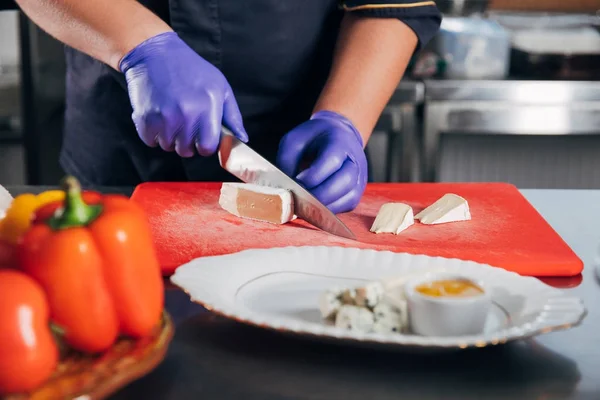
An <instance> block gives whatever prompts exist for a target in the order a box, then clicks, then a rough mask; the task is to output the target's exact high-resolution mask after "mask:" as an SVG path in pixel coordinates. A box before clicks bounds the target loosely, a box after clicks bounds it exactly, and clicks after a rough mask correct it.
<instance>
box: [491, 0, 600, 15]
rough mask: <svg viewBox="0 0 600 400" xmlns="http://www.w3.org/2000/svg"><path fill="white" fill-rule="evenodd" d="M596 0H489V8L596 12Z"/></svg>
mask: <svg viewBox="0 0 600 400" xmlns="http://www.w3.org/2000/svg"><path fill="white" fill-rule="evenodd" d="M599 8H600V4H599V3H598V0H490V1H489V5H488V9H489V10H503V11H546V12H561V13H583V12H585V13H596V12H597V11H598V9H599Z"/></svg>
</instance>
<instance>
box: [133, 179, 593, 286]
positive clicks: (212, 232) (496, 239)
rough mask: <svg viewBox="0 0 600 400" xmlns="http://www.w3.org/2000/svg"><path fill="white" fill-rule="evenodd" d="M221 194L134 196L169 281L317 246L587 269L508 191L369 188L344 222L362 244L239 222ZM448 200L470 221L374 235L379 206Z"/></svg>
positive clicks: (304, 229)
mask: <svg viewBox="0 0 600 400" xmlns="http://www.w3.org/2000/svg"><path fill="white" fill-rule="evenodd" d="M220 187H221V183H143V184H141V185H139V186H138V187H137V188H136V190H135V191H134V193H133V195H132V199H133V200H134V201H137V202H138V203H139V204H141V206H142V207H143V208H144V209H145V210H146V212H147V213H148V216H149V219H150V225H151V230H152V234H153V237H154V242H155V244H156V248H157V252H158V256H159V259H160V262H161V265H162V267H163V271H164V273H165V274H166V275H168V274H171V273H172V272H173V271H174V269H175V268H177V267H178V266H179V265H181V264H184V263H186V262H188V261H190V260H192V259H194V258H197V257H202V256H214V255H221V254H229V253H234V252H238V251H241V250H246V249H251V248H271V247H283V246H319V245H325V246H344V247H359V248H369V249H377V250H390V251H395V252H407V253H413V254H426V255H430V256H442V257H451V258H460V259H464V260H473V261H477V262H481V263H485V264H490V265H493V266H497V267H502V268H505V269H507V270H510V271H514V272H518V273H520V274H522V275H530V276H574V275H577V274H579V273H580V272H581V271H582V269H583V262H582V261H581V260H580V259H579V258H578V257H577V255H575V253H574V252H573V251H572V250H571V249H570V248H569V246H568V245H567V244H566V243H565V242H564V241H563V240H562V239H561V237H560V236H559V235H558V234H557V233H556V232H555V231H554V230H553V229H552V228H551V227H550V225H549V224H548V223H547V222H546V221H545V220H544V219H543V218H542V216H541V215H540V214H539V213H538V212H537V211H536V210H535V209H534V208H533V206H532V205H531V204H530V203H529V202H528V201H527V200H526V199H525V198H524V197H523V196H522V195H521V193H520V192H519V191H518V190H517V188H516V187H515V186H513V185H509V184H504V183H459V184H451V183H402V184H386V183H374V184H369V185H368V186H367V189H366V191H365V194H364V196H363V199H362V201H361V203H360V205H359V206H358V207H357V208H356V210H355V211H353V212H351V213H347V214H341V215H340V216H339V217H340V219H341V220H342V221H344V223H346V224H347V225H348V227H349V228H350V229H352V231H353V232H354V233H355V234H356V236H357V238H358V240H357V241H353V240H348V239H343V238H340V237H337V236H334V235H330V234H328V233H326V232H323V231H320V230H318V229H316V228H314V227H312V226H311V225H309V224H307V223H305V222H304V221H299V220H297V221H294V222H291V223H288V224H286V225H272V224H269V223H264V222H257V221H251V220H246V219H241V218H238V217H236V216H234V215H231V214H229V213H228V212H226V211H224V210H223V209H221V207H220V206H219V204H218V199H219V191H220ZM446 193H455V194H458V195H460V196H462V197H464V198H465V199H467V201H468V202H469V206H470V209H471V215H472V220H471V221H464V222H456V223H449V224H440V225H422V224H419V223H418V222H417V223H415V225H413V226H411V227H410V228H408V229H407V230H406V231H404V232H402V233H401V234H400V235H391V234H377V235H376V234H374V233H371V232H369V228H370V227H371V224H372V223H373V220H374V219H375V216H376V215H377V212H378V210H379V207H381V205H382V204H384V203H387V202H392V201H396V202H404V203H407V204H409V205H410V206H412V207H413V210H414V213H415V214H417V213H418V212H419V211H421V210H422V209H424V208H425V207H427V206H428V205H430V204H431V203H433V202H434V201H436V200H437V199H438V198H440V197H441V196H443V195H444V194H446Z"/></svg>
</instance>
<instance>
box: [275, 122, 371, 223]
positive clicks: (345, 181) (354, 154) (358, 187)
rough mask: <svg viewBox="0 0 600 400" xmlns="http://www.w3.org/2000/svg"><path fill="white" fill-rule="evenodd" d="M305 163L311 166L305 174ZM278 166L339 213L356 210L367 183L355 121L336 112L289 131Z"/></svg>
mask: <svg viewBox="0 0 600 400" xmlns="http://www.w3.org/2000/svg"><path fill="white" fill-rule="evenodd" d="M305 161H310V164H309V166H308V168H307V169H305V170H303V171H301V170H300V169H301V166H302V163H303V162H305ZM277 164H278V166H279V167H280V168H281V170H282V171H283V172H285V173H286V174H288V175H289V176H291V177H294V178H295V179H296V180H297V181H298V182H299V183H300V184H302V185H303V186H304V187H305V188H306V189H308V190H309V191H310V192H311V193H312V194H313V195H314V196H315V197H316V198H317V199H319V200H320V201H321V202H322V203H323V204H325V205H326V206H327V207H328V208H329V209H330V210H331V211H332V212H334V213H336V214H337V213H342V212H346V211H351V210H353V209H354V208H355V207H356V206H357V205H358V203H359V201H360V198H361V196H362V194H363V192H364V190H365V186H366V184H367V158H366V155H365V151H364V149H363V141H362V138H361V136H360V134H359V133H358V131H357V130H356V128H355V127H354V125H352V122H350V121H349V120H348V119H347V118H345V117H343V116H341V115H340V114H337V113H335V112H332V111H319V112H317V113H315V114H314V115H313V116H312V117H311V119H310V120H308V121H306V122H304V123H302V124H300V125H299V126H297V127H296V128H294V129H292V130H291V131H290V132H288V133H287V134H286V135H285V136H284V137H283V139H282V140H281V143H280V144H279V153H278V154H277Z"/></svg>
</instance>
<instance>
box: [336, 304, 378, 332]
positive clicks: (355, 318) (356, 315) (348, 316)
mask: <svg viewBox="0 0 600 400" xmlns="http://www.w3.org/2000/svg"><path fill="white" fill-rule="evenodd" d="M374 322H375V319H374V316H373V313H372V312H371V311H369V310H367V309H366V308H362V307H357V306H342V307H341V308H340V309H339V311H338V313H337V316H336V318H335V326H336V327H338V328H342V329H348V330H351V331H358V332H371V331H372V330H373V323H374Z"/></svg>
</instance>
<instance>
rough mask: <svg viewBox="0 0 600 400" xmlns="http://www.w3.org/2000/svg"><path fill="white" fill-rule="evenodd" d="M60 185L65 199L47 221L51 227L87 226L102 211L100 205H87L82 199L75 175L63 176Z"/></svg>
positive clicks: (56, 228)
mask: <svg viewBox="0 0 600 400" xmlns="http://www.w3.org/2000/svg"><path fill="white" fill-rule="evenodd" d="M61 187H62V190H64V192H65V201H64V205H63V207H62V208H59V209H58V210H57V211H56V213H55V214H54V215H53V216H52V217H51V218H50V220H49V221H48V224H49V225H50V227H51V228H52V229H55V230H58V229H67V228H75V227H82V226H87V225H88V224H90V223H92V222H93V221H94V220H95V219H96V218H98V216H99V215H100V213H101V212H102V206H101V205H88V204H86V203H85V201H83V198H82V197H81V185H80V184H79V181H78V180H77V179H76V178H75V177H73V176H67V177H65V178H64V179H63V181H62V183H61Z"/></svg>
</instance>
